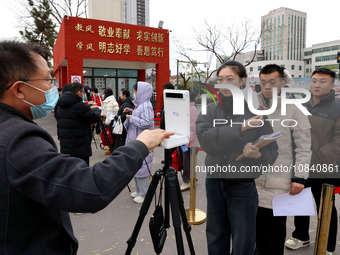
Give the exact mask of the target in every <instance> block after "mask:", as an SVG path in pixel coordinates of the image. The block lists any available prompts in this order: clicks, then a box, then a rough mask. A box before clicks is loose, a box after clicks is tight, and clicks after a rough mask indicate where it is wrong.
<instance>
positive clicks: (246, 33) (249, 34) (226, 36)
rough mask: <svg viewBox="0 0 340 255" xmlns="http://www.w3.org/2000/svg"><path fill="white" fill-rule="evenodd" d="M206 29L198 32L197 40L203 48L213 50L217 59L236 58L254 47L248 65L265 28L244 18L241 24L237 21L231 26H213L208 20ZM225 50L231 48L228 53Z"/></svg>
mask: <svg viewBox="0 0 340 255" xmlns="http://www.w3.org/2000/svg"><path fill="white" fill-rule="evenodd" d="M205 23H206V29H203V30H200V31H203V32H196V41H197V42H198V44H199V45H200V46H201V47H202V48H203V49H202V50H204V51H208V52H212V53H213V54H214V55H215V57H216V59H217V60H218V61H219V62H220V63H223V62H224V61H226V60H235V58H236V56H237V55H238V54H240V53H242V52H244V51H245V50H250V49H252V50H253V52H254V54H253V57H252V59H251V61H249V62H248V63H247V64H246V66H247V65H250V64H251V63H252V62H253V61H254V59H255V57H256V53H257V49H258V46H259V44H260V42H261V35H262V33H263V29H262V26H261V29H260V31H258V29H254V28H253V27H252V25H251V22H250V21H249V20H244V21H243V22H242V23H241V24H240V25H239V26H237V25H236V24H235V23H234V24H232V25H231V26H229V27H224V26H219V28H217V27H216V26H211V25H209V24H208V23H207V22H205ZM225 50H229V52H230V54H227V53H226V51H225Z"/></svg>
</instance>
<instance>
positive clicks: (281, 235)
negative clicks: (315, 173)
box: [255, 64, 311, 255]
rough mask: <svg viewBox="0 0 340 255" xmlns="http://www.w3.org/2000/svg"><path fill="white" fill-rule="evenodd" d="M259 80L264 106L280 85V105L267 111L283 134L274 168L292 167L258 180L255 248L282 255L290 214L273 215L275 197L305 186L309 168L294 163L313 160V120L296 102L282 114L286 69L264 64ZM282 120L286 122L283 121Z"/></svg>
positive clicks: (295, 191) (260, 99)
mask: <svg viewBox="0 0 340 255" xmlns="http://www.w3.org/2000/svg"><path fill="white" fill-rule="evenodd" d="M260 83H261V92H260V93H259V94H258V99H259V105H260V108H261V109H264V110H267V109H270V108H271V106H272V98H273V88H277V93H278V100H277V101H278V105H277V108H276V109H275V111H274V112H273V113H272V114H269V115H268V119H275V120H276V121H272V122H271V123H272V126H273V131H274V132H277V131H281V137H280V138H278V139H277V140H276V142H277V144H278V147H279V149H278V154H279V155H278V157H277V159H276V161H275V163H274V164H273V169H283V168H284V167H286V168H288V169H290V171H273V172H267V173H265V174H263V175H262V176H260V177H259V178H258V179H256V180H255V182H256V188H257V191H258V197H259V207H258V212H257V219H256V248H257V254H261V255H263V254H268V255H272V254H275V255H283V251H284V242H285V238H286V220H287V217H286V216H275V217H274V216H273V209H272V200H273V197H274V196H277V195H281V194H284V193H287V192H290V194H291V195H296V194H299V193H300V192H301V191H302V190H303V189H304V185H305V182H306V179H307V177H308V171H303V172H299V171H294V164H295V167H297V166H298V165H300V164H303V165H305V164H309V163H310V160H311V150H310V146H311V136H310V124H309V121H308V116H306V115H304V113H303V112H301V111H300V110H299V109H298V108H297V107H296V106H295V105H287V106H286V107H287V114H286V115H281V100H280V95H281V88H282V87H283V86H285V81H284V71H283V69H282V68H281V67H280V66H278V65H275V64H270V65H266V66H265V67H263V68H262V69H261V71H260ZM283 120H285V121H284V123H285V126H284V125H282V124H281V123H282V121H283ZM296 123H297V124H296ZM287 126H288V127H287ZM289 126H291V127H289ZM294 154H295V155H294ZM286 168H285V169H286ZM296 169H297V168H296Z"/></svg>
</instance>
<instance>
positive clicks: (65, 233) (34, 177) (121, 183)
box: [0, 41, 173, 255]
mask: <svg viewBox="0 0 340 255" xmlns="http://www.w3.org/2000/svg"><path fill="white" fill-rule="evenodd" d="M43 53H44V51H43V50H42V48H41V47H40V46H36V45H30V44H26V43H21V42H16V41H0V130H1V132H0V165H1V167H0V254H7V255H17V254H20V255H31V254H35V255H42V254H49V255H50V254H53V255H65V254H69V255H75V254H76V253H77V249H78V242H77V240H76V238H75V236H74V234H73V230H72V225H71V221H70V217H69V213H68V212H97V211H99V210H101V209H103V208H104V207H106V206H107V205H108V204H109V203H110V202H111V201H112V200H113V199H114V198H115V197H116V196H117V195H118V194H119V193H120V191H121V190H123V189H124V188H125V186H126V185H127V184H128V183H129V182H130V180H131V179H132V178H133V176H134V175H135V174H136V172H137V171H138V169H139V168H140V167H141V166H142V163H143V160H144V158H145V157H146V156H147V155H148V153H149V150H152V149H153V148H155V147H156V146H158V145H159V144H160V143H161V141H162V140H163V139H164V138H165V137H166V136H169V135H172V134H173V133H169V132H165V131H164V130H160V129H158V130H153V131H151V130H145V131H144V132H143V133H141V134H140V135H139V136H138V137H137V139H136V140H134V141H130V142H129V143H128V144H126V145H125V146H122V147H120V148H118V149H117V150H116V151H115V152H114V153H113V154H112V155H111V156H109V157H107V158H106V159H105V160H104V161H103V162H98V163H96V164H95V165H94V166H93V167H88V166H87V165H86V163H85V162H84V161H83V160H81V159H78V158H73V157H69V156H67V155H65V154H60V153H58V151H57V146H56V144H55V143H54V140H53V138H52V137H51V135H50V134H48V133H47V132H46V131H45V130H44V129H42V128H40V127H39V126H38V125H37V124H36V123H35V122H34V121H33V120H32V119H37V118H41V117H44V116H47V115H48V114H49V113H50V112H51V111H52V110H53V108H54V106H55V105H56V102H57V100H58V90H57V88H56V87H55V86H54V79H52V78H51V74H50V69H49V68H48V66H47V62H46V61H45V60H44V58H43V57H42V55H43Z"/></svg>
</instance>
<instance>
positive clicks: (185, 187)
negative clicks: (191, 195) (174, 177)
mask: <svg viewBox="0 0 340 255" xmlns="http://www.w3.org/2000/svg"><path fill="white" fill-rule="evenodd" d="M180 189H181V191H185V190H188V189H190V182H183V183H182V184H181V186H180Z"/></svg>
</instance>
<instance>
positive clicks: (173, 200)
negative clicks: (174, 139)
mask: <svg viewBox="0 0 340 255" xmlns="http://www.w3.org/2000/svg"><path fill="white" fill-rule="evenodd" d="M170 171H171V170H170ZM170 171H169V172H168V174H167V175H168V183H167V185H168V189H169V202H170V204H171V216H172V221H173V225H174V229H175V236H176V245H177V254H179V255H183V254H184V247H183V238H182V232H181V220H180V217H179V203H178V202H179V201H178V196H177V190H176V189H177V185H176V182H178V181H177V175H176V173H175V172H173V171H171V172H170Z"/></svg>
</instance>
